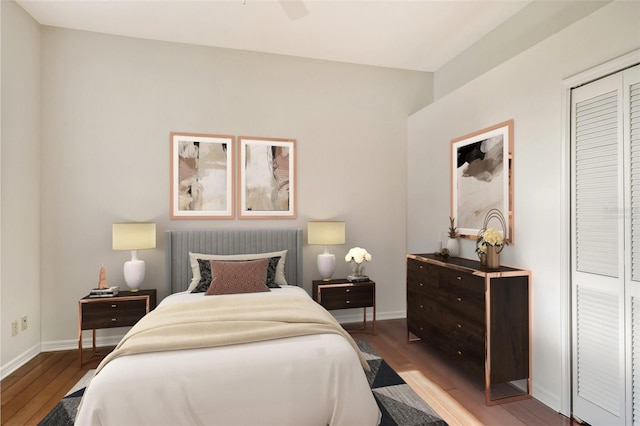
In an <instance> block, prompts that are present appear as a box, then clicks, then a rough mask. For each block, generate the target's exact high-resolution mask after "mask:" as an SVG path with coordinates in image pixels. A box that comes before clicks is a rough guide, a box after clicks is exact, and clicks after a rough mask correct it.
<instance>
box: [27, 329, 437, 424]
mask: <svg viewBox="0 0 640 426" xmlns="http://www.w3.org/2000/svg"><path fill="white" fill-rule="evenodd" d="M357 343H358V347H359V348H360V350H361V351H362V353H364V356H365V358H366V359H367V363H368V364H369V367H371V371H369V372H366V374H367V380H368V381H369V386H370V387H371V391H372V392H373V396H374V397H375V399H376V401H377V403H378V406H379V407H380V411H381V412H382V420H381V422H380V425H381V426H447V422H445V421H444V420H443V419H442V418H441V417H440V416H439V415H438V413H436V412H435V411H434V410H433V409H432V408H431V407H430V406H429V405H428V404H427V403H426V402H424V400H423V399H422V398H420V397H419V396H418V395H417V394H416V393H415V392H414V391H413V389H411V388H410V387H409V385H408V384H407V383H406V382H405V381H404V380H403V379H402V377H400V376H399V375H398V373H396V372H395V371H394V370H393V368H391V367H390V366H389V364H387V362H386V361H385V360H384V359H382V358H381V357H380V355H378V354H377V353H376V351H375V350H373V348H372V347H371V346H369V345H368V344H367V343H365V342H362V341H358V342H357ZM93 373H94V370H90V371H89V372H88V373H87V374H86V375H85V376H84V377H83V378H82V379H80V381H79V382H78V383H76V385H75V386H74V387H73V388H72V389H71V390H70V391H69V393H67V395H66V396H65V397H64V398H62V400H61V401H60V402H59V403H58V404H57V405H56V406H55V407H54V408H53V410H51V411H50V412H49V414H47V416H46V417H45V418H44V419H43V420H42V421H41V422H40V423H39V424H38V425H39V426H72V425H73V420H74V418H75V413H76V411H77V409H78V405H79V404H80V399H82V395H83V394H84V389H85V387H86V386H87V384H88V383H89V381H90V380H91V378H92V377H93Z"/></svg>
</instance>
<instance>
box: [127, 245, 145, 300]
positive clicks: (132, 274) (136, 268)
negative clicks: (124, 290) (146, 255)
mask: <svg viewBox="0 0 640 426" xmlns="http://www.w3.org/2000/svg"><path fill="white" fill-rule="evenodd" d="M145 269H146V267H145V264H144V260H140V259H138V252H137V251H136V250H132V251H131V260H128V261H126V262H124V281H125V282H126V283H127V287H129V290H131V291H138V290H139V289H140V286H141V285H142V282H143V281H144V273H145Z"/></svg>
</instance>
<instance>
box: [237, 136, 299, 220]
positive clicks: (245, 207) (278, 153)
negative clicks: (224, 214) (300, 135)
mask: <svg viewBox="0 0 640 426" xmlns="http://www.w3.org/2000/svg"><path fill="white" fill-rule="evenodd" d="M238 140H239V175H240V185H239V189H238V192H239V196H238V198H239V202H240V209H239V214H238V217H239V218H241V219H258V218H260V219H266V218H289V219H293V218H295V217H296V212H295V201H296V200H295V175H296V174H295V142H296V141H295V139H272V138H254V137H244V136H241V137H239V138H238Z"/></svg>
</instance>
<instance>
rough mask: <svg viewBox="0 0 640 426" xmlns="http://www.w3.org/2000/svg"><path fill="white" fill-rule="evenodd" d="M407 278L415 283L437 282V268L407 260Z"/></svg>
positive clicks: (417, 261)
mask: <svg viewBox="0 0 640 426" xmlns="http://www.w3.org/2000/svg"><path fill="white" fill-rule="evenodd" d="M407 278H408V279H409V278H410V279H411V280H414V281H416V282H434V283H435V282H437V280H438V268H436V267H435V266H433V265H429V264H428V263H425V262H420V261H419V260H415V259H407Z"/></svg>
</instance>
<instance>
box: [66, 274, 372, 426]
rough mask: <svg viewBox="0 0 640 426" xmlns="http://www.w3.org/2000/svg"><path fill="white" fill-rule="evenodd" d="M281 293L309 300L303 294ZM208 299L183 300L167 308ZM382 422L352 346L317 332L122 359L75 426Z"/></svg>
mask: <svg viewBox="0 0 640 426" xmlns="http://www.w3.org/2000/svg"><path fill="white" fill-rule="evenodd" d="M273 293H284V294H289V295H299V296H300V297H309V296H308V295H307V293H306V292H305V291H304V290H303V289H301V288H299V287H295V286H283V288H281V289H273ZM269 294H272V293H270V292H265V293H250V294H243V295H241V296H242V297H247V298H253V297H269ZM202 297H205V296H204V295H203V293H196V294H191V293H186V292H185V293H176V294H174V295H171V296H169V297H167V298H165V299H164V300H163V301H162V303H161V305H166V304H173V303H182V302H188V301H189V300H198V299H199V298H202ZM206 297H225V296H206ZM379 419H380V412H379V410H378V406H377V404H376V402H375V399H374V398H373V395H372V394H371V391H370V389H369V385H368V383H367V379H366V377H365V374H364V371H363V370H362V366H361V365H360V361H359V359H358V356H357V355H356V353H355V352H354V350H353V348H352V346H351V345H350V344H349V342H347V341H346V340H345V338H343V337H342V336H340V335H337V334H319V335H309V336H301V337H292V338H285V339H278V340H272V341H267V342H257V343H247V344H242V345H234V346H222V347H216V348H207V349H190V350H179V351H167V352H156V353H148V354H138V355H130V356H124V357H121V358H116V359H114V360H113V361H111V362H110V363H108V364H107V365H106V366H105V367H104V368H103V369H102V371H101V372H100V373H99V374H97V375H96V376H95V377H94V378H93V380H92V382H91V384H90V386H89V387H88V388H87V390H86V392H85V396H84V398H83V401H82V405H81V408H80V411H79V412H78V416H77V418H76V424H78V425H118V426H125V425H145V424H148V425H171V426H177V425H225V426H226V425H255V426H257V425H279V426H281V425H282V426H284V425H295V426H303V425H336V426H338V425H349V426H351V425H354V426H357V425H376V424H378V422H379Z"/></svg>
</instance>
